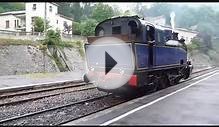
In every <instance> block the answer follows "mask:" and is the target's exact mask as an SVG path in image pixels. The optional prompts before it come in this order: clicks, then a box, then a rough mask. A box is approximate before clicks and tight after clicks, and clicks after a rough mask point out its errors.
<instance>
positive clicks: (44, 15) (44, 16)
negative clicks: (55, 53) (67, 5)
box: [44, 2, 47, 37]
mask: <svg viewBox="0 0 219 127" xmlns="http://www.w3.org/2000/svg"><path fill="white" fill-rule="evenodd" d="M46 13H47V9H46V2H45V11H44V37H46Z"/></svg>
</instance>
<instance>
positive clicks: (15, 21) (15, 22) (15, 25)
mask: <svg viewBox="0 0 219 127" xmlns="http://www.w3.org/2000/svg"><path fill="white" fill-rule="evenodd" d="M14 27H15V28H16V27H17V20H14Z"/></svg>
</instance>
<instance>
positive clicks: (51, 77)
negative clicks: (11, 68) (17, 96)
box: [0, 72, 83, 91]
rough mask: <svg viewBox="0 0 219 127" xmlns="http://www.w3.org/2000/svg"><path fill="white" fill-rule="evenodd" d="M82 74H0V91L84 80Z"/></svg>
mask: <svg viewBox="0 0 219 127" xmlns="http://www.w3.org/2000/svg"><path fill="white" fill-rule="evenodd" d="M82 75H83V73H82V72H57V73H32V74H24V75H6V76H0V91H4V90H6V89H12V88H19V87H27V86H37V85H44V84H51V83H53V84H54V83H62V82H71V81H79V80H82Z"/></svg>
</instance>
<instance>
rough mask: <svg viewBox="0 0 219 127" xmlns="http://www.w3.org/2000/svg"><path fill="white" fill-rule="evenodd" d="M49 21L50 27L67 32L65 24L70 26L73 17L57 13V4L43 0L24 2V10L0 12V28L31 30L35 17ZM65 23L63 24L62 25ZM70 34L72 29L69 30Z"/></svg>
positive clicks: (32, 29)
mask: <svg viewBox="0 0 219 127" xmlns="http://www.w3.org/2000/svg"><path fill="white" fill-rule="evenodd" d="M45 4H46V19H47V20H48V21H49V25H50V26H51V29H54V30H55V29H59V30H60V31H61V32H62V33H66V34H68V31H66V29H65V28H66V27H65V26H66V24H67V26H72V21H73V19H71V18H68V17H66V16H64V15H61V14H58V6H59V5H58V4H56V3H49V2H47V3H45V2H30V3H25V10H23V11H11V12H5V13H0V30H10V31H25V32H33V31H34V28H33V22H34V20H35V17H41V18H43V19H44V17H45ZM64 24H65V25H64ZM69 34H72V31H71V30H70V31H69Z"/></svg>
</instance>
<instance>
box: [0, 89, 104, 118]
mask: <svg viewBox="0 0 219 127" xmlns="http://www.w3.org/2000/svg"><path fill="white" fill-rule="evenodd" d="M105 94H106V93H105V92H100V91H98V90H97V89H91V90H85V91H79V92H72V93H66V94H60V95H57V96H51V97H47V98H42V99H39V100H35V101H30V102H29V101H28V102H24V103H21V104H16V105H11V106H1V107H0V111H1V112H0V120H3V119H7V118H10V117H13V116H19V115H23V114H26V113H30V112H36V111H40V110H44V109H48V108H51V107H56V106H60V105H64V104H68V103H71V102H76V101H79V100H81V99H88V98H92V97H98V96H101V95H105Z"/></svg>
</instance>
